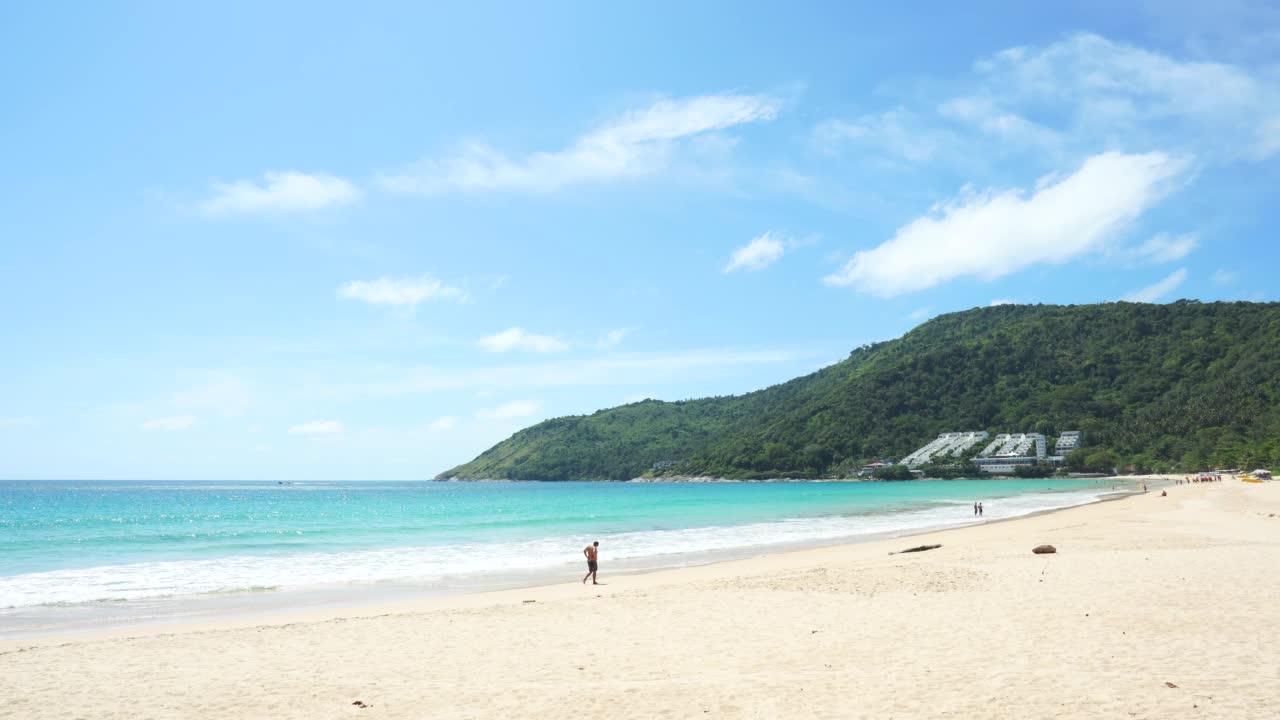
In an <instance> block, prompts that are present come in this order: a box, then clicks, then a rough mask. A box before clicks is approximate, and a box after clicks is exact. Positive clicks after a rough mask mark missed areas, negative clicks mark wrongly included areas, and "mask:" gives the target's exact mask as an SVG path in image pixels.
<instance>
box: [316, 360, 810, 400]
mask: <svg viewBox="0 0 1280 720" xmlns="http://www.w3.org/2000/svg"><path fill="white" fill-rule="evenodd" d="M809 357H812V353H807V352H802V351H796V350H733V349H727V350H725V349H713V350H691V351H685V352H676V353H665V352H653V353H619V354H610V355H604V356H596V357H588V358H583V359H576V360H562V361H557V362H543V363H531V364H518V365H507V366H501V367H417V368H409V369H406V370H392V371H381V370H380V371H378V372H377V374H376V376H374V377H371V378H367V379H364V380H361V381H356V382H347V383H336V384H335V383H326V384H321V385H316V386H313V387H312V388H311V391H310V393H309V395H310V396H314V397H320V398H335V397H336V398H351V397H364V396H395V395H407V394H418V393H431V392H438V391H442V390H478V391H479V392H477V393H476V397H492V396H493V395H494V394H495V392H496V391H500V390H519V391H527V390H529V389H530V388H546V387H553V388H559V387H600V386H608V387H619V386H624V385H630V386H637V385H639V386H644V387H648V388H652V387H653V386H661V385H663V384H666V383H673V382H683V381H688V380H690V379H700V378H722V377H723V376H725V375H726V374H727V373H729V372H730V371H731V370H732V369H733V368H739V367H756V366H762V365H782V364H788V363H794V362H796V361H797V360H802V359H805V358H809Z"/></svg>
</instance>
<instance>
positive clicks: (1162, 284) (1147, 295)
mask: <svg viewBox="0 0 1280 720" xmlns="http://www.w3.org/2000/svg"><path fill="white" fill-rule="evenodd" d="M1186 279H1187V271H1186V268H1180V269H1178V270H1174V271H1173V272H1171V273H1169V274H1168V275H1167V276H1166V277H1164V278H1163V279H1162V280H1160V281H1159V282H1155V283H1152V284H1151V285H1148V286H1146V287H1144V288H1139V289H1137V290H1134V291H1133V292H1131V293H1129V294H1127V295H1125V296H1124V299H1125V300H1128V301H1129V302H1139V303H1153V302H1156V301H1158V300H1160V299H1162V298H1164V297H1165V296H1166V295H1168V294H1169V293H1171V292H1173V291H1174V290H1176V289H1178V286H1179V285H1181V284H1182V282H1183V281H1184V280H1186Z"/></svg>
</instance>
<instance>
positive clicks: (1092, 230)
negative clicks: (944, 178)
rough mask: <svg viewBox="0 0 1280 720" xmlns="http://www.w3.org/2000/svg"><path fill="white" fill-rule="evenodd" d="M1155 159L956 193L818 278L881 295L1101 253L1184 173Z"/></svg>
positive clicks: (1100, 164) (1094, 165) (1104, 163)
mask: <svg viewBox="0 0 1280 720" xmlns="http://www.w3.org/2000/svg"><path fill="white" fill-rule="evenodd" d="M1186 167H1187V163H1186V162H1185V161H1182V160H1179V159H1175V158H1171V157H1169V156H1167V155H1164V154H1162V153H1149V154H1145V155H1124V154H1120V153H1111V152H1109V153H1103V154H1101V155H1095V156H1093V157H1091V158H1089V159H1088V160H1087V161H1085V163H1084V164H1083V165H1082V166H1081V167H1080V168H1079V169H1078V170H1076V171H1075V172H1074V173H1072V174H1071V175H1068V176H1066V177H1055V176H1050V177H1046V178H1042V179H1041V180H1040V181H1039V182H1038V183H1037V184H1036V189H1035V191H1034V192H1031V193H1028V192H1027V191H1025V190H1004V191H996V190H988V191H986V192H972V191H970V192H965V193H962V194H961V196H960V197H958V198H956V199H954V200H951V201H950V202H947V203H945V204H943V205H941V206H939V207H936V208H935V209H934V212H932V213H930V214H929V215H925V216H923V217H920V218H918V219H916V220H914V221H912V222H911V223H908V224H907V225H905V226H903V227H902V228H900V229H899V230H898V232H897V233H896V234H895V235H894V237H893V238H892V239H890V240H888V241H886V242H884V243H882V244H881V245H879V246H877V247H875V248H872V249H870V250H863V251H861V252H858V253H855V254H854V256H853V258H852V259H851V260H849V261H848V262H847V263H846V264H845V265H844V267H842V268H841V269H840V270H838V271H837V272H835V273H832V274H830V275H828V276H827V277H826V278H824V282H825V283H826V284H828V285H832V286H848V287H853V288H856V289H857V290H859V291H861V292H864V293H868V294H871V295H876V296H880V297H893V296H896V295H901V294H903V293H908V292H913V291H917V290H923V289H925V288H930V287H934V286H936V285H940V284H942V283H945V282H948V281H950V280H954V279H956V278H960V277H975V278H979V279H982V280H992V279H995V278H998V277H1003V276H1005V275H1009V274H1011V273H1014V272H1017V271H1019V270H1022V269H1024V268H1026V267H1028V266H1030V265H1034V264H1037V263H1062V262H1065V261H1067V260H1070V259H1072V258H1075V257H1077V256H1079V255H1081V254H1083V253H1087V252H1090V251H1093V250H1097V249H1099V248H1100V247H1102V245H1103V243H1105V242H1106V241H1107V240H1108V239H1109V238H1110V237H1111V236H1113V235H1115V234H1116V233H1118V232H1119V231H1121V230H1123V229H1124V228H1126V227H1128V226H1129V224H1130V223H1132V222H1133V221H1134V220H1135V219H1136V218H1137V217H1139V216H1140V215H1141V214H1142V213H1143V212H1145V211H1146V210H1147V209H1148V208H1150V207H1152V206H1153V205H1155V204H1156V203H1158V202H1159V201H1160V200H1161V199H1162V198H1163V197H1164V196H1165V195H1166V194H1167V193H1168V192H1169V191H1170V190H1171V189H1172V188H1173V186H1174V183H1173V181H1174V180H1175V179H1176V178H1178V177H1179V176H1180V175H1181V174H1182V173H1183V172H1184V171H1185V169H1186Z"/></svg>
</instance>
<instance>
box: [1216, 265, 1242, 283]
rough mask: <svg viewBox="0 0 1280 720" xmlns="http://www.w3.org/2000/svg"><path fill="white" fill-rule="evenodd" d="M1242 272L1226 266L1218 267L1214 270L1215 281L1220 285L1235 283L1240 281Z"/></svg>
mask: <svg viewBox="0 0 1280 720" xmlns="http://www.w3.org/2000/svg"><path fill="white" fill-rule="evenodd" d="M1239 280H1240V273H1238V272H1236V271H1234V270H1228V269H1226V268H1218V269H1217V270H1214V271H1213V282H1214V283H1216V284H1218V285H1234V284H1235V283H1237V282H1239Z"/></svg>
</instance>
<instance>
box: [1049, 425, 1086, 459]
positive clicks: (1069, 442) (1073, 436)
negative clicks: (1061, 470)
mask: <svg viewBox="0 0 1280 720" xmlns="http://www.w3.org/2000/svg"><path fill="white" fill-rule="evenodd" d="M1083 440H1084V435H1082V434H1081V433H1080V431H1078V430H1067V431H1064V432H1063V433H1062V434H1061V435H1059V436H1058V443H1057V444H1056V445H1054V446H1053V454H1054V455H1066V454H1067V453H1069V452H1071V451H1072V450H1075V449H1076V448H1078V447H1080V443H1081V442H1082V441H1083Z"/></svg>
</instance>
